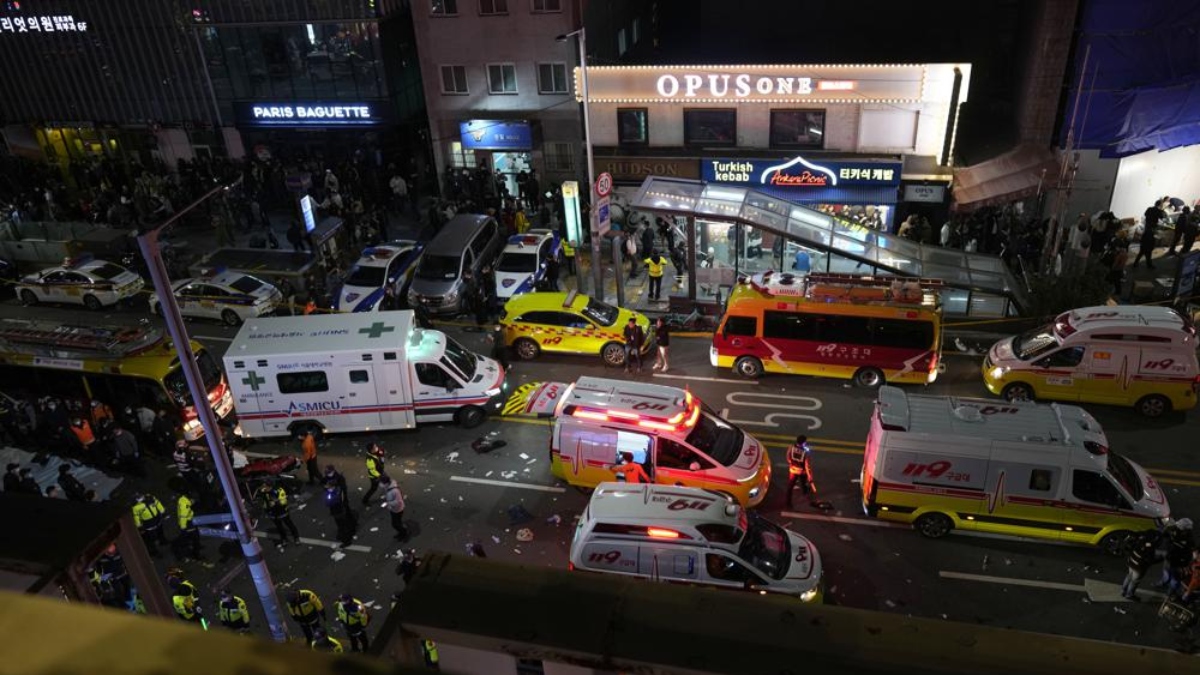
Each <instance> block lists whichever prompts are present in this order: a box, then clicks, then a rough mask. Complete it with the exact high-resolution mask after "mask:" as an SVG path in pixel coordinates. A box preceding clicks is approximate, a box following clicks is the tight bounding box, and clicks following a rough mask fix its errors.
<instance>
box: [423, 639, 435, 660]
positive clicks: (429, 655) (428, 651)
mask: <svg viewBox="0 0 1200 675" xmlns="http://www.w3.org/2000/svg"><path fill="white" fill-rule="evenodd" d="M421 648H422V649H424V650H425V658H426V659H428V660H429V664H430V665H437V662H438V653H437V643H436V642H434V641H433V640H424V641H422V642H421Z"/></svg>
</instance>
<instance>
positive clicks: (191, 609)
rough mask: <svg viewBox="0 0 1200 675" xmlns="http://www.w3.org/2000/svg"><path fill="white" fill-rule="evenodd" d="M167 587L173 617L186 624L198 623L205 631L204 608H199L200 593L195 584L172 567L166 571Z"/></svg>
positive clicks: (180, 571) (179, 570)
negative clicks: (173, 611)
mask: <svg viewBox="0 0 1200 675" xmlns="http://www.w3.org/2000/svg"><path fill="white" fill-rule="evenodd" d="M167 587H168V588H170V590H171V605H172V606H173V607H174V608H175V615H176V616H178V617H179V618H180V619H181V620H183V621H186V622H188V623H198V624H200V625H201V626H204V627H205V629H206V630H207V625H206V624H205V622H204V608H203V607H201V606H200V593H199V591H197V590H196V586H195V584H193V583H192V582H190V581H188V580H187V579H185V578H184V576H183V570H181V569H179V568H178V567H172V568H171V569H169V570H167Z"/></svg>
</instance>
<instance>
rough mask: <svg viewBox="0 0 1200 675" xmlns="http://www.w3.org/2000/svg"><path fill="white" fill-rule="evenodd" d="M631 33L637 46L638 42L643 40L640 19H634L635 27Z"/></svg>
mask: <svg viewBox="0 0 1200 675" xmlns="http://www.w3.org/2000/svg"><path fill="white" fill-rule="evenodd" d="M631 32H632V33H633V44H635V45H636V44H637V43H638V40H641V39H642V20H641V18H640V17H636V16H635V17H633V27H632V30H631Z"/></svg>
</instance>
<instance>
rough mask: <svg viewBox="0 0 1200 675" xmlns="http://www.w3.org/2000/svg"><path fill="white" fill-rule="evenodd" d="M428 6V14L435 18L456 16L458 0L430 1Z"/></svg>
mask: <svg viewBox="0 0 1200 675" xmlns="http://www.w3.org/2000/svg"><path fill="white" fill-rule="evenodd" d="M429 5H430V8H429V13H430V14H433V15H435V16H454V15H456V14H458V0H430V2H429Z"/></svg>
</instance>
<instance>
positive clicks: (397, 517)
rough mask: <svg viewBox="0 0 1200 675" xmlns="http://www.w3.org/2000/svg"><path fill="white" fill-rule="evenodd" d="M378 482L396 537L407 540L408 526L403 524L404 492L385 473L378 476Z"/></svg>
mask: <svg viewBox="0 0 1200 675" xmlns="http://www.w3.org/2000/svg"><path fill="white" fill-rule="evenodd" d="M380 483H381V484H382V485H383V499H384V506H385V507H386V508H387V510H388V513H390V514H391V517H392V529H394V530H396V539H397V540H399V541H402V542H404V541H408V528H407V527H405V525H404V493H402V492H400V484H399V483H398V482H397V481H396V480H394V479H392V478H390V477H388V476H387V475H384V476H382V477H381V478H380Z"/></svg>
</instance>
